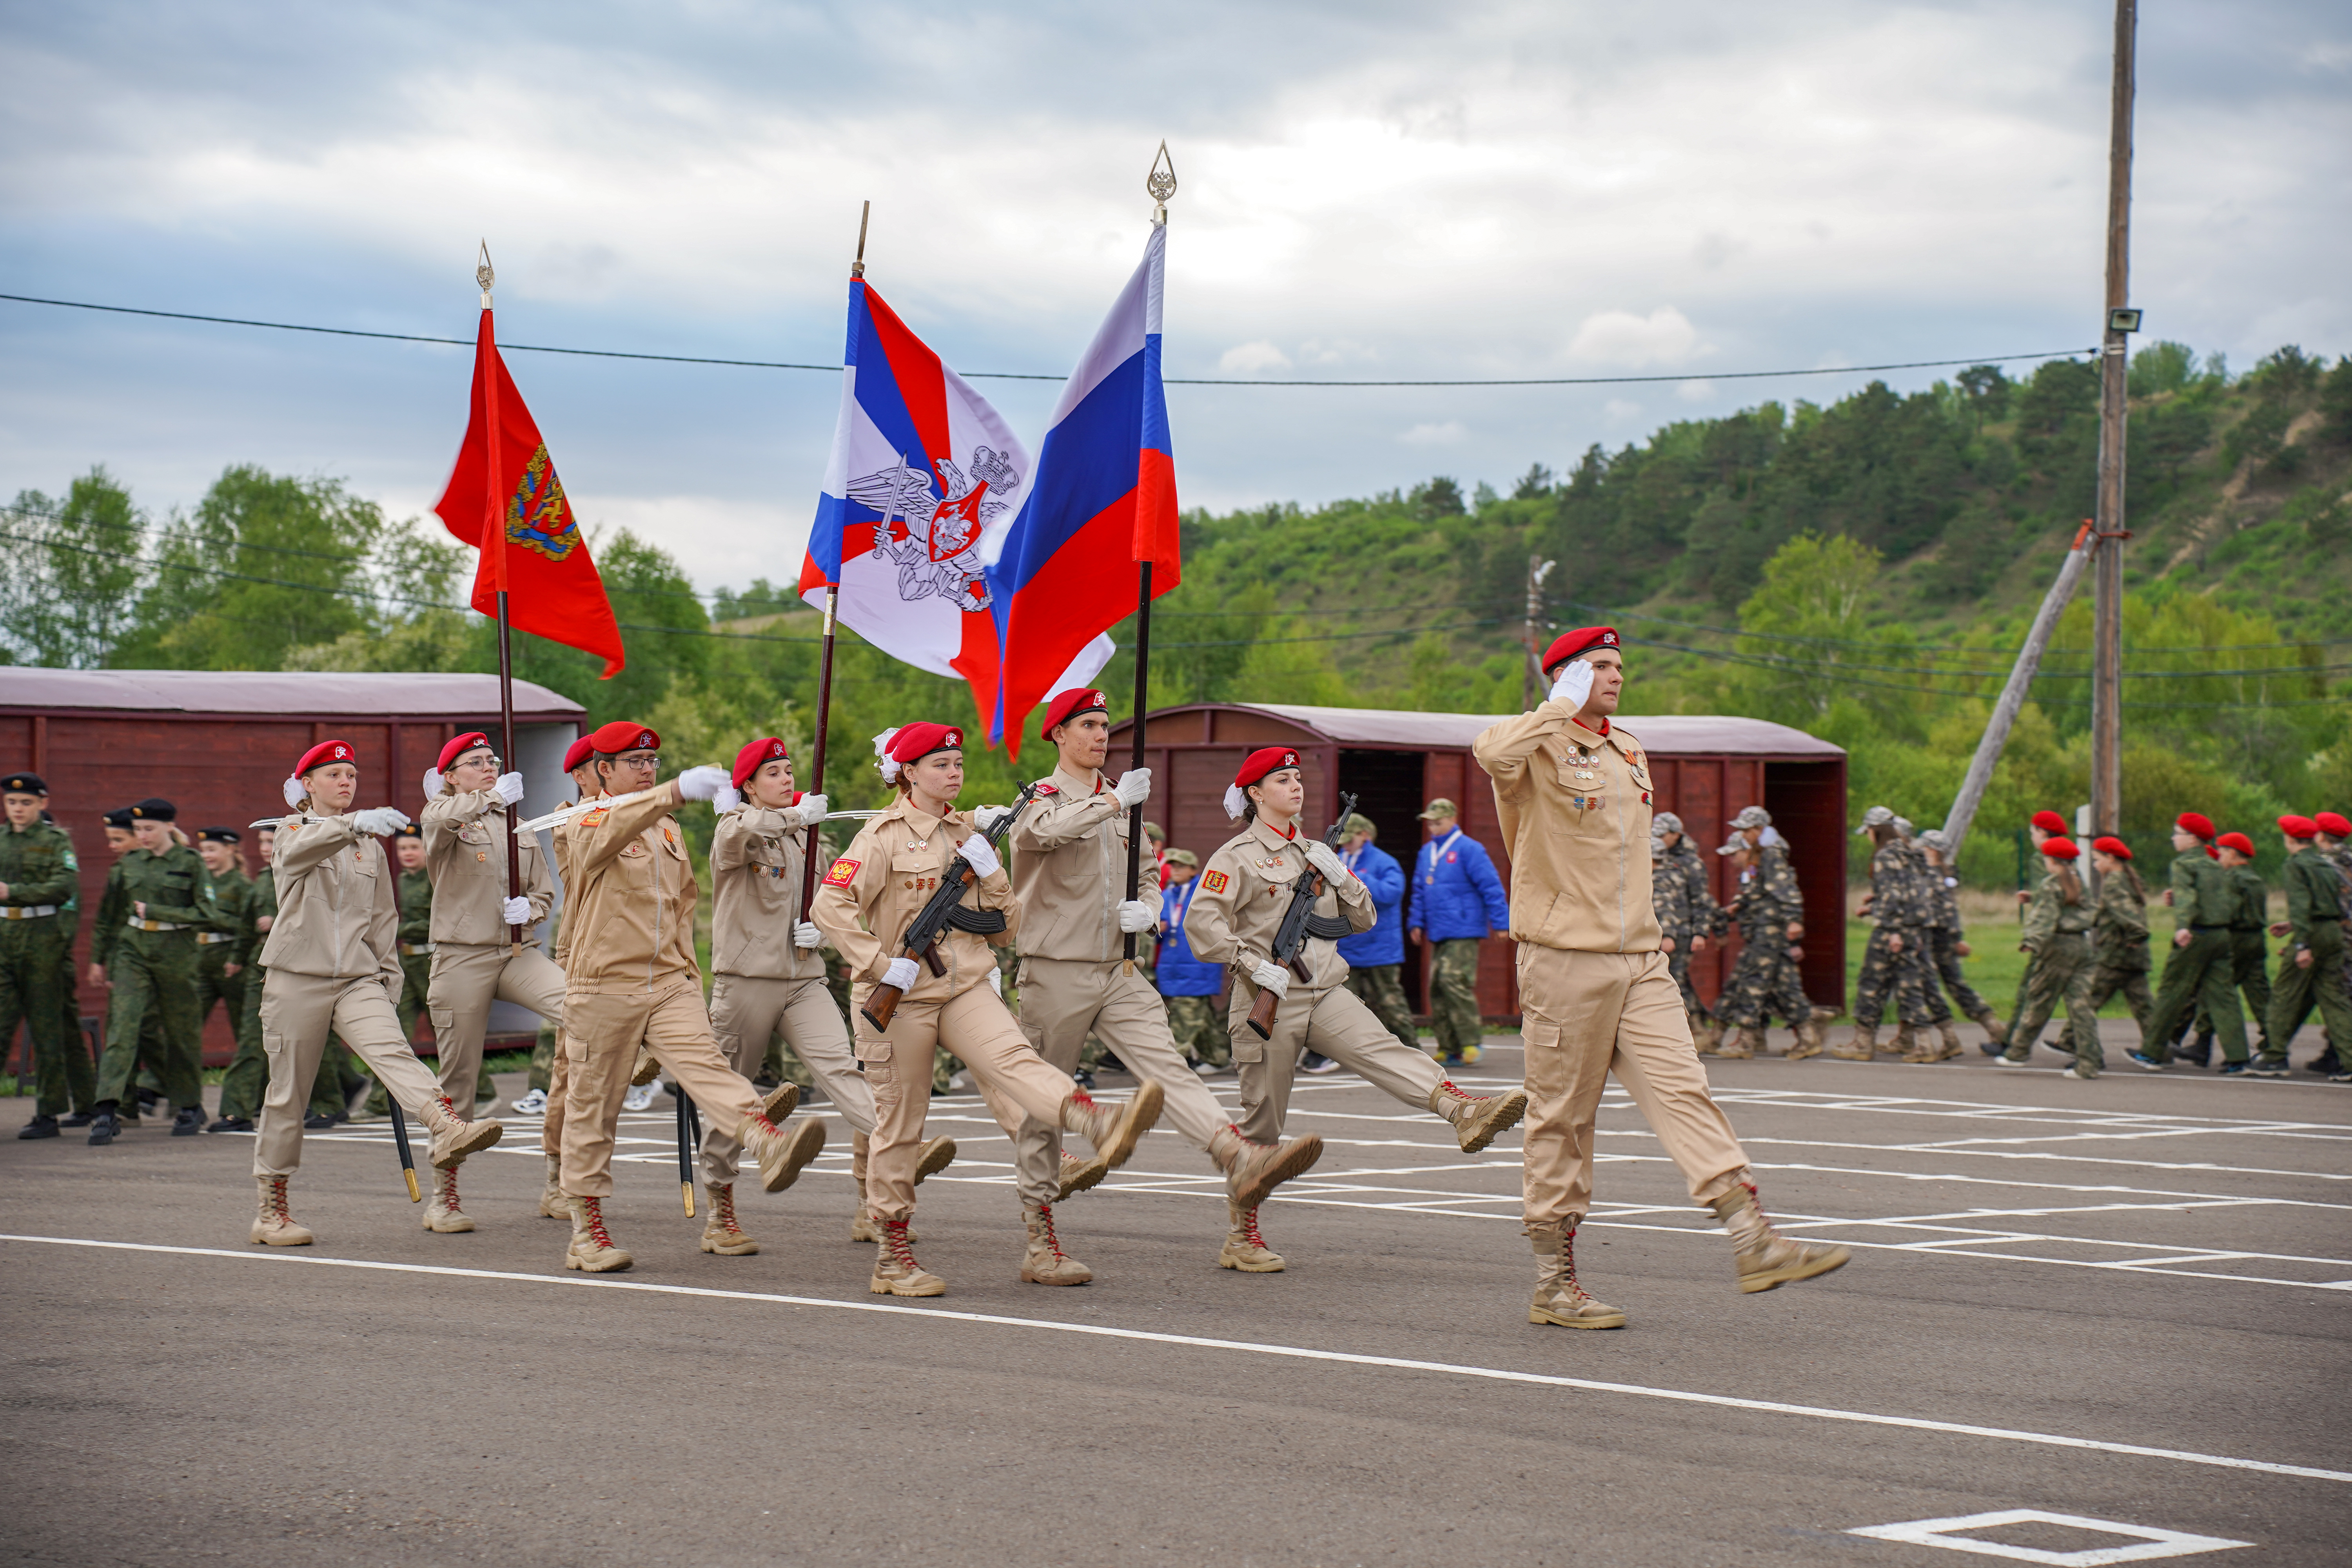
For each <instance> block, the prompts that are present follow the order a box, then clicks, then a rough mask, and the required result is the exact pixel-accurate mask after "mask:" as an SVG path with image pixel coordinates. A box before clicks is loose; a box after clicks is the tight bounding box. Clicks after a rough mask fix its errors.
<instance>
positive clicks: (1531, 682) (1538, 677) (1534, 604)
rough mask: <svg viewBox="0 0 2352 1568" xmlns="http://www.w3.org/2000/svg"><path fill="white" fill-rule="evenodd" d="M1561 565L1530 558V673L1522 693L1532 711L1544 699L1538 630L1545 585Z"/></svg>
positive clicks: (1528, 627)
mask: <svg viewBox="0 0 2352 1568" xmlns="http://www.w3.org/2000/svg"><path fill="white" fill-rule="evenodd" d="M1557 565H1559V562H1557V561H1547V560H1545V559H1544V558H1543V557H1542V556H1540V555H1530V556H1528V624H1527V643H1528V672H1527V679H1526V680H1525V682H1524V683H1523V684H1524V685H1525V687H1526V690H1525V691H1524V692H1523V693H1522V695H1523V697H1524V698H1525V706H1526V707H1527V708H1528V710H1530V711H1532V710H1534V708H1535V705H1536V704H1537V702H1538V701H1540V700H1542V698H1543V694H1544V691H1543V644H1541V643H1539V642H1538V641H1537V640H1536V628H1537V626H1538V625H1539V624H1540V623H1541V622H1542V620H1543V584H1544V579H1545V578H1547V577H1549V576H1550V575H1551V569H1552V568H1553V567H1555V566H1557Z"/></svg>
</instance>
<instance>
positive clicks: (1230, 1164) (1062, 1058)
mask: <svg viewBox="0 0 2352 1568" xmlns="http://www.w3.org/2000/svg"><path fill="white" fill-rule="evenodd" d="M1045 739H1046V740H1047V741H1049V742H1052V743H1053V744H1054V745H1055V747H1057V748H1059V751H1060V753H1061V755H1060V765H1059V766H1057V767H1056V768H1055V770H1054V772H1053V773H1051V774H1049V775H1047V776H1046V777H1045V779H1043V780H1041V781H1039V783H1038V784H1037V785H1036V797H1035V799H1034V800H1033V801H1032V802H1031V804H1030V805H1029V806H1028V808H1027V810H1025V811H1024V812H1023V814H1022V816H1021V819H1020V821H1019V822H1018V823H1017V824H1015V825H1014V826H1013V897H1014V898H1015V899H1016V900H1018V901H1019V903H1020V906H1021V973H1020V976H1019V979H1018V984H1019V985H1020V987H1021V1032H1022V1033H1023V1034H1024V1035H1025V1036H1027V1037H1028V1040H1029V1043H1030V1045H1032V1046H1033V1047H1035V1048H1036V1051H1037V1054H1038V1055H1039V1056H1041V1057H1043V1058H1045V1060H1046V1062H1047V1064H1048V1065H1050V1066H1052V1067H1053V1068H1055V1069H1056V1070H1057V1071H1061V1072H1065V1073H1068V1072H1075V1071H1076V1070H1077V1066H1078V1053H1079V1051H1080V1050H1081V1049H1082V1048H1083V1047H1085V1045H1086V1041H1087V1035H1088V1034H1090V1033H1091V1034H1093V1035H1094V1036H1096V1037H1097V1038H1099V1039H1100V1040H1101V1041H1102V1043H1103V1044H1104V1045H1106V1046H1108V1047H1110V1049H1111V1050H1112V1051H1114V1052H1116V1053H1117V1054H1118V1059H1119V1060H1120V1061H1122V1062H1124V1063H1126V1064H1127V1068H1128V1070H1129V1071H1130V1072H1132V1073H1134V1074H1135V1075H1136V1076H1137V1077H1139V1078H1141V1079H1147V1080H1149V1081H1150V1082H1153V1083H1156V1084H1158V1085H1159V1086H1160V1089H1161V1090H1162V1091H1163V1092H1164V1093H1165V1094H1166V1095H1167V1097H1168V1103H1167V1116H1168V1120H1169V1121H1170V1123H1171V1125H1173V1126H1174V1128H1175V1130H1176V1131H1178V1132H1179V1133H1181V1135H1182V1136H1183V1139H1184V1141H1185V1142H1188V1143H1190V1144H1192V1147H1194V1148H1195V1149H1198V1150H1201V1151H1202V1152H1204V1153H1206V1154H1207V1155H1208V1156H1209V1162H1210V1163H1212V1164H1213V1165H1215V1166H1216V1168H1217V1169H1218V1170H1219V1171H1221V1172H1223V1173H1224V1177H1225V1207H1226V1211H1227V1215H1226V1217H1227V1219H1228V1221H1229V1224H1228V1226H1227V1230H1228V1232H1229V1233H1230V1234H1233V1235H1238V1234H1240V1231H1241V1226H1242V1215H1243V1214H1244V1212H1246V1211H1252V1210H1255V1209H1256V1207H1257V1206H1258V1205H1260V1204H1262V1203H1264V1202H1265V1197H1266V1194H1268V1193H1270V1192H1272V1191H1273V1190H1274V1189H1275V1188H1276V1186H1277V1185H1279V1184H1282V1183H1284V1182H1286V1181H1288V1180H1289V1179H1290V1178H1291V1177H1293V1176H1296V1175H1297V1174H1298V1173H1301V1172H1302V1171H1305V1170H1307V1168H1308V1167H1310V1166H1312V1165H1313V1164H1314V1163H1315V1162H1316V1161H1317V1160H1318V1159H1319V1158H1321V1157H1322V1153H1323V1140H1322V1139H1320V1138H1318V1137H1316V1136H1315V1135H1314V1134H1312V1133H1309V1134H1308V1135H1307V1136H1306V1137H1304V1138H1294V1139H1291V1140H1290V1141H1289V1142H1280V1141H1278V1140H1268V1141H1265V1142H1250V1141H1249V1140H1247V1139H1245V1138H1244V1136H1243V1134H1242V1131H1241V1129H1240V1128H1238V1127H1235V1126H1234V1124H1233V1122H1232V1121H1230V1120H1229V1119H1228V1118H1227V1117H1226V1115H1225V1113H1224V1110H1223V1107H1221V1106H1219V1105H1218V1103H1217V1097H1216V1096H1215V1095H1213V1094H1211V1093H1210V1092H1209V1091H1208V1089H1206V1088H1205V1087H1203V1086H1202V1082H1201V1079H1200V1078H1199V1076H1198V1075H1197V1074H1195V1073H1194V1072H1193V1071H1192V1068H1189V1067H1187V1066H1186V1065H1185V1063H1184V1055H1183V1053H1182V1052H1181V1051H1180V1050H1178V1049H1177V1048H1176V1039H1175V1037H1174V1036H1173V1035H1172V1034H1171V1033H1170V1031H1169V1027H1168V1009H1167V1007H1166V1006H1165V1005H1163V1004H1162V1003H1161V1001H1160V993H1159V992H1158V991H1157V990H1155V989H1154V988H1153V986H1152V984H1151V982H1150V980H1149V979H1147V978H1146V977H1145V976H1144V975H1143V974H1142V973H1139V966H1138V965H1137V964H1133V963H1127V962H1125V959H1124V957H1123V952H1124V950H1125V947H1126V942H1125V941H1124V933H1130V932H1132V933H1137V934H1139V935H1142V937H1143V940H1144V941H1145V942H1149V941H1150V935H1144V934H1143V933H1150V934H1151V935H1156V934H1157V932H1158V930H1159V925H1160V878H1159V874H1158V868H1157V867H1156V866H1153V865H1150V864H1145V865H1144V866H1142V867H1141V868H1140V869H1141V875H1140V881H1141V883H1142V885H1141V886H1140V887H1139V888H1138V889H1135V896H1134V897H1132V898H1129V897H1128V896H1127V893H1128V891H1129V889H1128V879H1127V864H1128V829H1129V814H1130V812H1131V811H1132V809H1133V808H1134V807H1136V806H1138V805H1141V804H1142V803H1143V802H1144V801H1145V800H1147V799H1149V798H1150V795H1151V770H1150V769H1149V768H1141V769H1138V770H1136V771H1135V772H1133V773H1124V774H1121V775H1120V777H1119V780H1118V784H1105V783H1104V780H1103V775H1102V764H1103V761H1104V758H1105V756H1106V755H1107V754H1108V751H1109V746H1110V707H1109V699H1108V696H1107V695H1106V694H1105V693H1103V692H1101V691H1097V690H1089V689H1086V688H1084V687H1080V688H1076V689H1073V690H1069V691H1065V692H1063V693H1061V694H1060V695H1059V696H1057V697H1055V699H1054V700H1053V701H1052V702H1050V703H1049V704H1047V705H1046V709H1045ZM982 815H983V816H984V815H985V813H984V812H983V813H982ZM1414 1054H1415V1055H1418V1054H1419V1053H1418V1052H1415V1053H1414ZM1000 1120H1002V1114H1001V1113H1000ZM1016 1124H1017V1131H1014V1133H1013V1165H1014V1168H1015V1169H1016V1170H1017V1171H1018V1172H1019V1180H1020V1187H1021V1212H1022V1219H1023V1221H1024V1224H1025V1225H1026V1226H1027V1227H1028V1231H1029V1254H1028V1256H1027V1257H1026V1258H1024V1259H1023V1260H1022V1264H1021V1278H1022V1279H1025V1280H1028V1281H1030V1282H1032V1283H1034V1284H1039V1285H1083V1284H1085V1283H1086V1282H1087V1280H1089V1279H1093V1278H1094V1275H1093V1272H1092V1271H1091V1270H1090V1269H1088V1268H1087V1266H1086V1265H1085V1264H1083V1263H1081V1262H1079V1261H1078V1260H1077V1259H1076V1258H1072V1257H1070V1256H1068V1255H1067V1254H1066V1253H1064V1252H1063V1251H1062V1250H1061V1247H1060V1244H1059V1242H1058V1241H1057V1240H1056V1239H1055V1234H1054V1209H1053V1205H1054V1203H1055V1200H1056V1198H1057V1197H1058V1196H1059V1195H1060V1194H1062V1193H1063V1191H1064V1190H1065V1188H1066V1185H1067V1184H1068V1183H1067V1180H1066V1176H1065V1173H1064V1172H1063V1170H1062V1168H1061V1167H1062V1160H1063V1156H1062V1135H1061V1130H1060V1129H1059V1128H1058V1127H1056V1126H1055V1125H1053V1124H1051V1123H1049V1122H1045V1121H1039V1120H1037V1119H1036V1118H1035V1117H1022V1118H1016ZM1088 1164H1089V1165H1090V1166H1091V1167H1093V1168H1092V1169H1091V1170H1089V1172H1088V1173H1087V1177H1088V1178H1091V1179H1087V1178H1081V1179H1080V1180H1081V1182H1082V1184H1083V1185H1084V1186H1092V1185H1093V1184H1094V1183H1095V1182H1096V1181H1099V1180H1100V1179H1101V1170H1100V1164H1101V1161H1100V1156H1099V1155H1097V1158H1096V1159H1095V1160H1094V1161H1092V1162H1088Z"/></svg>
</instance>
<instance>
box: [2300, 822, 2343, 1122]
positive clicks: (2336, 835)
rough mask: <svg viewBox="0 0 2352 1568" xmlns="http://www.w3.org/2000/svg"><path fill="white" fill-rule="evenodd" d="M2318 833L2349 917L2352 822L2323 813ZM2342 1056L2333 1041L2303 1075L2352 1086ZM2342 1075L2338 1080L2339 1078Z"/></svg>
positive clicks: (2317, 841)
mask: <svg viewBox="0 0 2352 1568" xmlns="http://www.w3.org/2000/svg"><path fill="white" fill-rule="evenodd" d="M2311 820H2312V824H2313V826H2315V828H2316V829H2317V830H2318V831H2317V832H2316V833H2315V835H2314V837H2313V840H2312V842H2313V844H2314V845H2315V853H2316V854H2317V855H2319V856H2320V857H2321V858H2323V859H2324V860H2326V862H2327V864H2328V865H2330V866H2333V867H2334V868H2336V881H2337V882H2338V883H2339V884H2340V886H2339V887H2338V888H2337V889H2336V898H2337V899H2338V900H2339V901H2340V902H2341V903H2342V905H2343V907H2344V909H2345V911H2346V912H2347V915H2352V818H2347V817H2346V816H2344V815H2343V814H2342V813H2340V812H2334V811H2323V812H2319V813H2316V814H2315V815H2314V816H2313V817H2312V819H2311ZM2344 933H2345V938H2346V940H2345V942H2344V989H2345V991H2346V992H2347V994H2352V919H2347V921H2345V922H2344ZM2304 1071H2305V1072H2312V1073H2317V1074H2319V1075H2320V1076H2321V1077H2323V1078H2326V1079H2328V1080H2329V1081H2331V1082H2352V1071H2347V1063H2346V1061H2345V1059H2344V1058H2343V1056H2342V1054H2341V1053H2340V1052H2339V1051H2338V1050H2337V1049H2336V1042H2335V1041H2334V1040H2330V1041H2328V1042H2327V1043H2326V1045H2324V1046H2322V1047H2320V1050H2319V1055H2318V1056H2317V1057H2316V1058H2314V1059H2313V1060H2312V1061H2311V1062H2309V1063H2308V1064H2306V1065H2305V1068H2304ZM2339 1075H2341V1076H2339Z"/></svg>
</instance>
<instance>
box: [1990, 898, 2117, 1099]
mask: <svg viewBox="0 0 2352 1568" xmlns="http://www.w3.org/2000/svg"><path fill="white" fill-rule="evenodd" d="M2034 960H2035V962H2034V965H2033V975H2032V984H2030V985H2028V986H2027V987H2026V991H2025V1007H2024V1010H2023V1011H2021V1012H2020V1013H2019V1014H2018V1016H2017V1021H2016V1022H2015V1023H2014V1024H2012V1025H2011V1026H2010V1032H2009V1046H2008V1049H2007V1051H2006V1053H2005V1054H2006V1055H2007V1056H2008V1058H2009V1059H2010V1060H2011V1061H2013V1062H2021V1061H2024V1060H2026V1059H2027V1058H2030V1057H2032V1054H2033V1042H2034V1041H2035V1040H2036V1039H2038V1038H2040V1037H2041V1035H2042V1026H2043V1025H2044V1024H2047V1023H2048V1022H2050V1019H2051V1016H2052V1015H2053V1014H2054V1013H2056V1012H2057V1010H2058V1009H2059V1008H2060V1007H2061V1006H2063V1007H2064V1008H2065V1009H2066V1028H2065V1031H2064V1033H2063V1034H2062V1035H2061V1036H2060V1037H2059V1038H2060V1039H2061V1040H2062V1041H2063V1042H2064V1044H2063V1045H2061V1046H2060V1047H2059V1048H2060V1049H2061V1050H2063V1051H2068V1052H2071V1054H2072V1055H2073V1056H2074V1071H2075V1074H2076V1076H2078V1077H2082V1078H2093V1077H2095V1076H2097V1074H2098V1071H2099V1069H2100V1068H2103V1067H2105V1066H2106V1061H2107V1058H2106V1053H2105V1051H2104V1050H2102V1049H2101V1048H2100V1047H2099V1010H2098V1008H2097V1006H2096V1005H2095V1004H2094V1003H2093V1002H2092V1000H2091V991H2092V984H2093V977H2094V976H2095V974H2096V973H2097V966H2096V965H2095V964H2094V963H2092V962H2091V944H2090V943H2089V942H2085V941H2084V939H2083V938H2082V937H2081V936H2079V935H2074V934H2072V933H2069V932H2064V931H2059V932H2053V934H2052V935H2051V936H2050V937H2049V938H2048V939H2047V940H2046V941H2044V942H2043V943H2042V946H2041V947H2040V948H2039V949H2038V950H2036V952H2035V953H2034Z"/></svg>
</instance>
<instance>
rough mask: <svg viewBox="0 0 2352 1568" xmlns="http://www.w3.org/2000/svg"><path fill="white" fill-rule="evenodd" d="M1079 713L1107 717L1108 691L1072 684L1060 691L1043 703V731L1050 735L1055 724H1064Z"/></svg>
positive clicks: (1108, 711) (1108, 705) (1108, 710)
mask: <svg viewBox="0 0 2352 1568" xmlns="http://www.w3.org/2000/svg"><path fill="white" fill-rule="evenodd" d="M1081 713H1100V714H1102V715H1103V716H1104V717H1105V718H1108V717H1109V716H1110V695H1109V693H1108V692H1104V691H1097V690H1096V689H1093V688H1092V687H1086V686H1074V687H1072V688H1071V689H1069V690H1067V691H1065V692H1062V693H1060V694H1059V695H1058V696H1056V697H1055V699H1054V700H1052V701H1051V702H1048V703H1046V704H1045V733H1046V734H1048V735H1051V734H1052V733H1053V732H1054V726H1055V725H1056V724H1066V723H1068V722H1069V721H1071V720H1073V719H1075V718H1076V717H1077V716H1078V715H1079V714H1081Z"/></svg>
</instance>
